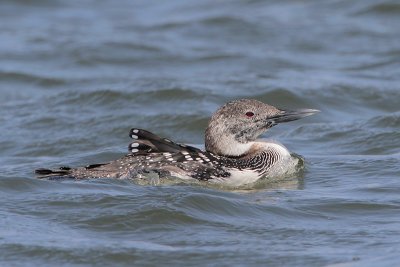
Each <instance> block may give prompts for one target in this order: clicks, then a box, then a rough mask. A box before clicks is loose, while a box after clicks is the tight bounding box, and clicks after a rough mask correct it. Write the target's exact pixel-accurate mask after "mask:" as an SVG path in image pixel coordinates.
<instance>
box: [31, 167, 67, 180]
mask: <svg viewBox="0 0 400 267" xmlns="http://www.w3.org/2000/svg"><path fill="white" fill-rule="evenodd" d="M70 170H71V168H69V167H60V168H59V169H57V170H50V169H44V168H40V169H36V170H35V174H36V175H37V176H38V178H50V179H51V178H54V179H56V178H67V177H68V176H69V175H70V173H71V172H70Z"/></svg>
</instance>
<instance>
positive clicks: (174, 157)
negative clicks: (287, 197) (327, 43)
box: [36, 99, 317, 185]
mask: <svg viewBox="0 0 400 267" xmlns="http://www.w3.org/2000/svg"><path fill="white" fill-rule="evenodd" d="M315 112H317V111H316V110H309V109H308V110H299V111H294V112H293V111H290V112H289V111H284V110H279V109H277V108H275V107H272V106H269V105H267V104H264V103H262V102H259V101H257V100H248V99H242V100H236V101H232V102H229V103H227V104H225V105H224V106H222V107H221V108H220V109H218V110H217V111H216V113H214V115H213V116H212V118H211V120H210V122H209V126H208V128H207V130H206V134H205V147H206V150H205V151H202V150H201V149H198V148H196V147H193V146H188V145H184V144H179V143H175V142H173V141H171V140H169V139H166V138H162V137H160V136H158V135H155V134H153V133H151V132H149V131H146V130H143V129H138V128H133V129H131V131H130V133H129V135H130V137H131V138H132V139H133V142H132V143H131V144H130V145H129V152H130V153H129V154H127V155H126V156H124V157H122V158H120V159H117V160H114V161H111V162H108V163H101V164H92V165H88V166H85V167H79V168H68V167H62V168H60V169H57V170H49V169H38V170H36V173H37V174H38V175H39V176H40V177H41V178H56V177H71V178H75V179H82V178H137V177H141V176H143V175H144V174H146V173H157V174H158V175H159V176H160V177H167V176H176V177H179V178H182V179H197V180H204V181H217V182H221V181H223V182H230V183H234V184H237V185H240V184H245V183H249V182H254V181H256V180H257V179H259V178H260V177H263V176H265V175H268V172H269V171H270V170H271V169H272V168H273V167H274V166H276V165H278V163H279V162H280V163H282V164H284V162H286V161H287V160H290V159H291V156H290V153H289V151H288V150H287V149H286V148H285V147H284V146H282V145H279V144H276V143H271V142H263V141H259V140H257V139H256V138H257V137H258V136H259V135H260V134H262V133H263V132H265V131H266V130H268V129H269V128H271V127H272V126H274V125H276V124H277V123H280V122H286V121H291V120H296V119H299V118H302V117H305V116H309V115H312V114H314V113H315Z"/></svg>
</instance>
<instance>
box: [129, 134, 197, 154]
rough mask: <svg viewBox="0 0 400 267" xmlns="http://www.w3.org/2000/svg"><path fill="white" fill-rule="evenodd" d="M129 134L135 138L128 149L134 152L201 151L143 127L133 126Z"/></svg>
mask: <svg viewBox="0 0 400 267" xmlns="http://www.w3.org/2000/svg"><path fill="white" fill-rule="evenodd" d="M129 136H130V137H131V138H132V139H134V140H135V141H133V142H132V143H131V144H130V145H129V147H128V149H129V151H130V152H131V153H133V154H143V153H150V152H170V153H175V152H182V151H187V152H201V150H200V149H198V148H196V147H193V146H187V145H183V144H178V143H175V142H173V141H171V140H169V139H167V138H162V137H160V136H158V135H155V134H153V133H151V132H149V131H146V130H143V129H137V128H132V129H131V130H130V132H129Z"/></svg>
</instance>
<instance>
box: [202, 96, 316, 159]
mask: <svg viewBox="0 0 400 267" xmlns="http://www.w3.org/2000/svg"><path fill="white" fill-rule="evenodd" d="M316 112H318V110H315V109H299V110H294V111H287V110H281V109H278V108H276V107H273V106H271V105H267V104H265V103H263V102H260V101H258V100H254V99H240V100H234V101H231V102H228V103H226V104H225V105H223V106H222V107H220V108H219V109H218V110H217V111H216V112H215V113H214V114H213V116H212V117H211V120H210V122H209V124H208V127H207V129H206V132H205V147H206V150H207V151H208V152H211V153H214V154H217V155H221V156H227V157H229V156H234V157H235V156H242V155H245V154H247V152H248V151H249V150H250V148H251V146H252V144H253V141H255V140H256V139H257V138H258V137H259V136H260V135H261V134H262V133H264V132H265V131H267V130H268V129H269V128H271V127H272V126H274V125H276V124H278V123H281V122H288V121H293V120H298V119H301V118H303V117H306V116H310V115H312V114H314V113H316Z"/></svg>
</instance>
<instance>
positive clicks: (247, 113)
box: [246, 111, 254, 118]
mask: <svg viewBox="0 0 400 267" xmlns="http://www.w3.org/2000/svg"><path fill="white" fill-rule="evenodd" d="M246 116H247V117H249V118H250V117H253V116H254V113H253V112H251V111H248V112H246Z"/></svg>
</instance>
